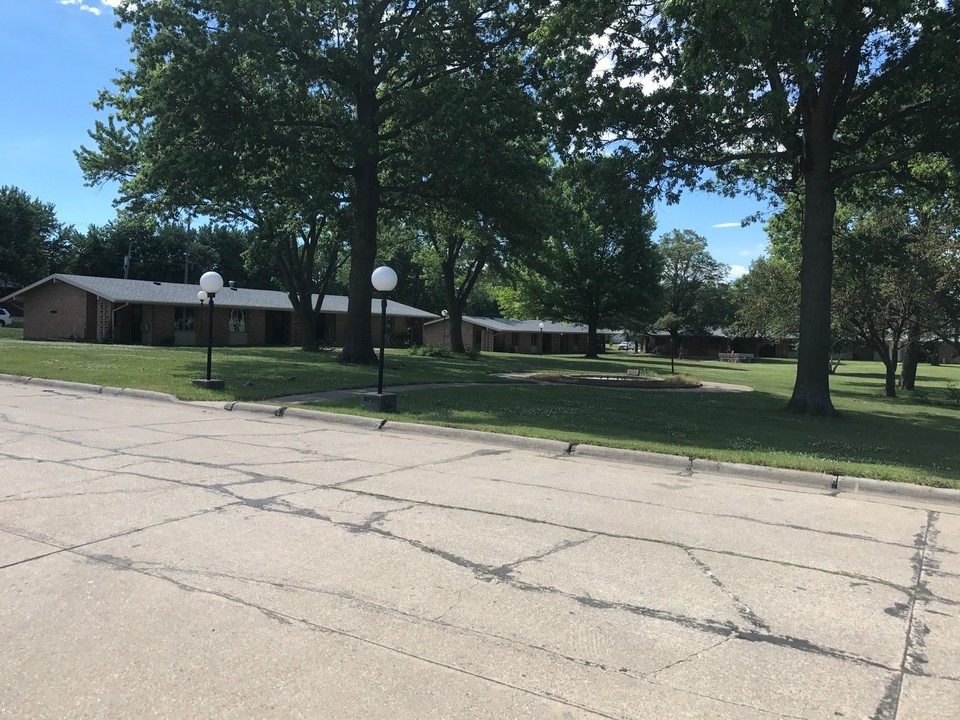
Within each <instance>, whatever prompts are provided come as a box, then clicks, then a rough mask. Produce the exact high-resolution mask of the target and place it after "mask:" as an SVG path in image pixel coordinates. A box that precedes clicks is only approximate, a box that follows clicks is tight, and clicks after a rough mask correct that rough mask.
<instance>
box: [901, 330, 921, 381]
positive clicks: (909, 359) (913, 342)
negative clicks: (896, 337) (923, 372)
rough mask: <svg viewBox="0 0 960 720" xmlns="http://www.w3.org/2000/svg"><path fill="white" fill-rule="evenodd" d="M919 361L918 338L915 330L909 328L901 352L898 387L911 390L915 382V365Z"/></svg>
mask: <svg viewBox="0 0 960 720" xmlns="http://www.w3.org/2000/svg"><path fill="white" fill-rule="evenodd" d="M919 363H920V338H919V336H918V335H917V332H916V330H914V329H913V328H911V329H910V331H909V333H908V335H907V347H906V351H905V352H904V354H903V370H901V371H900V387H901V388H903V389H904V390H913V389H914V387H915V386H916V384H917V365H919Z"/></svg>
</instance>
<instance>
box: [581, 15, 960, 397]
mask: <svg viewBox="0 0 960 720" xmlns="http://www.w3.org/2000/svg"><path fill="white" fill-rule="evenodd" d="M603 9H604V10H605V11H606V12H607V13H608V14H606V15H603V13H602V12H601V13H598V15H599V16H600V17H599V22H601V23H602V24H603V25H604V31H605V32H603V31H596V30H595V32H596V35H604V36H605V37H606V38H607V39H608V44H607V45H604V44H603V43H600V44H596V45H595V47H594V54H595V55H596V54H598V53H601V52H609V54H610V55H611V57H612V61H613V62H612V69H611V70H610V71H609V72H608V73H606V74H605V75H601V76H598V77H596V78H594V79H593V81H592V83H593V86H594V87H595V88H596V90H597V96H598V97H599V98H601V99H602V101H603V102H605V103H606V107H605V108H604V109H605V112H599V111H596V110H592V111H591V112H592V115H591V116H589V117H588V118H587V119H588V120H603V122H602V123H601V124H600V125H598V126H597V128H596V129H597V132H599V131H600V130H601V129H603V130H605V131H606V132H607V134H606V135H605V136H603V140H604V141H605V142H610V141H613V142H618V143H620V144H621V146H622V145H623V144H629V145H632V146H633V147H634V148H635V149H636V151H637V152H638V153H639V154H641V155H652V156H653V158H654V159H656V160H657V161H658V162H659V163H660V164H662V166H663V168H664V171H665V177H666V178H668V179H672V180H674V181H675V182H679V181H685V182H687V183H689V184H694V183H696V182H697V181H698V180H700V179H701V178H702V177H704V176H702V173H703V171H704V170H710V171H711V172H712V173H713V174H712V175H707V176H706V185H707V186H708V187H718V188H723V189H725V190H727V191H733V190H735V189H736V188H738V187H740V186H741V185H743V184H746V185H747V186H749V187H751V188H752V189H753V190H754V191H756V192H760V193H767V192H769V193H772V194H774V195H775V196H779V197H783V196H784V195H785V193H787V192H788V191H790V190H797V191H798V192H800V193H801V194H802V197H803V208H804V211H803V234H802V253H803V257H802V263H801V270H800V281H801V282H800V287H801V292H800V338H801V342H800V351H799V360H798V365H797V376H796V382H795V385H794V389H793V395H792V397H791V399H790V401H789V403H788V408H789V409H791V410H794V411H798V412H804V413H809V414H823V415H831V414H834V408H833V405H832V403H831V400H830V393H829V374H828V369H827V359H828V356H829V351H830V306H831V303H830V297H831V296H830V292H831V279H832V268H833V243H832V240H833V227H834V216H835V213H836V205H837V195H838V192H840V191H841V190H842V188H844V187H845V186H847V185H848V184H849V183H851V181H852V180H853V179H854V178H857V177H861V176H867V175H874V174H880V173H883V174H886V175H887V176H890V177H894V178H896V179H897V181H898V182H909V181H910V180H911V165H910V161H911V159H912V158H915V157H917V156H921V155H926V154H932V153H937V152H942V153H946V154H948V155H953V156H954V157H955V155H956V151H957V148H958V147H960V81H958V78H957V73H955V72H953V71H952V66H951V58H952V57H953V55H954V54H955V50H956V47H958V46H960V13H958V12H957V7H956V3H955V2H954V0H948V1H947V2H937V1H936V0H872V1H869V2H868V1H867V0H859V1H858V0H826V1H825V2H817V3H806V2H799V3H798V2H792V1H788V0H672V1H670V2H666V1H662V2H651V3H633V2H619V3H618V2H613V3H611V4H609V5H604V6H603ZM571 12H572V10H571ZM594 17H597V16H596V15H594ZM577 62H579V63H580V64H581V65H582V64H583V61H582V60H578V61H577ZM638 80H639V81H638ZM591 107H592V108H595V107H596V103H594V104H593V105H592V106H591ZM569 122H575V120H573V119H571V120H569Z"/></svg>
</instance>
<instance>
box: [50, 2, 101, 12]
mask: <svg viewBox="0 0 960 720" xmlns="http://www.w3.org/2000/svg"><path fill="white" fill-rule="evenodd" d="M60 4H61V5H71V6H73V7H75V8H79V9H80V10H83V11H84V12H88V13H93V14H94V15H99V14H100V8H98V7H95V6H93V5H87V4H86V3H85V2H83V0H60Z"/></svg>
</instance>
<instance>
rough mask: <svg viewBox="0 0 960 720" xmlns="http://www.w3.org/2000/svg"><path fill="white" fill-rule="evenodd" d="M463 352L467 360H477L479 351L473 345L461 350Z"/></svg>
mask: <svg viewBox="0 0 960 720" xmlns="http://www.w3.org/2000/svg"><path fill="white" fill-rule="evenodd" d="M463 354H464V355H466V356H467V360H479V359H480V351H479V350H478V349H477V348H475V347H469V348H467V349H466V350H464V351H463Z"/></svg>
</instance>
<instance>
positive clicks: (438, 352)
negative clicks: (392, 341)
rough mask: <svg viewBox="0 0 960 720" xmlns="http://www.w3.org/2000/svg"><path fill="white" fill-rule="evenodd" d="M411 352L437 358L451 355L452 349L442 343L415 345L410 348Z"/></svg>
mask: <svg viewBox="0 0 960 720" xmlns="http://www.w3.org/2000/svg"><path fill="white" fill-rule="evenodd" d="M410 354H411V355H423V356H424V357H436V358H445V357H450V351H449V350H448V349H447V348H445V347H443V346H441V345H414V346H413V347H412V348H410Z"/></svg>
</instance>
